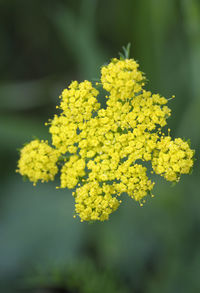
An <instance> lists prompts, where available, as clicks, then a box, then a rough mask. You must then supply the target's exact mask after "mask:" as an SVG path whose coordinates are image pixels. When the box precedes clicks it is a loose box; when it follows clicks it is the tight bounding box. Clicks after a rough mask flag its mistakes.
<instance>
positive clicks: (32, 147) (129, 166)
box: [17, 58, 194, 221]
mask: <svg viewBox="0 0 200 293" xmlns="http://www.w3.org/2000/svg"><path fill="white" fill-rule="evenodd" d="M138 67H139V65H138V63H137V62H136V61H135V60H133V59H125V58H121V59H116V58H114V59H112V60H111V62H110V63H109V64H108V65H105V66H103V67H102V68H101V80H100V82H99V83H97V84H96V85H97V88H101V87H102V88H103V89H104V90H105V91H106V92H107V95H106V107H105V108H101V104H100V102H99V101H98V95H99V91H98V90H97V88H95V86H93V85H92V83H91V82H89V81H87V80H86V81H83V82H81V83H78V82H77V81H73V82H72V83H71V84H70V85H69V87H68V88H67V89H64V91H63V92H62V94H61V96H60V105H59V106H58V108H59V109H60V114H57V115H55V116H54V118H53V119H52V120H50V121H49V123H46V124H47V125H49V132H50V134H51V137H52V147H51V146H49V145H48V142H46V141H39V140H33V141H32V142H30V143H29V144H27V145H25V147H24V148H22V150H21V152H20V159H19V162H18V169H17V172H19V173H20V174H21V175H23V176H26V177H28V179H29V180H30V181H32V182H33V183H34V185H35V184H36V183H37V182H38V181H39V180H40V181H42V182H47V181H49V180H54V176H55V175H56V174H57V173H58V170H59V168H58V167H59V166H61V168H60V188H70V189H73V188H75V191H74V192H73V196H74V198H75V212H76V214H78V215H79V217H80V219H81V221H94V220H100V221H104V220H107V219H108V218H109V215H110V214H111V213H112V212H114V211H115V210H116V209H117V208H118V207H119V205H120V204H121V202H122V200H121V194H122V193H126V194H128V196H130V197H131V198H133V199H135V201H138V202H139V203H140V205H141V206H142V205H143V203H144V202H145V197H146V196H147V195H151V196H152V197H153V195H152V193H151V191H152V189H153V186H154V184H155V183H154V182H152V180H151V179H149V176H148V170H147V168H146V167H145V164H144V163H145V162H148V161H149V162H150V163H151V166H152V170H151V172H155V173H156V174H158V175H160V176H163V177H164V178H165V179H166V180H168V181H174V182H178V181H179V179H180V176H181V174H188V173H189V172H190V171H191V168H192V166H193V156H194V151H193V150H191V149H190V146H189V143H188V142H186V141H184V140H182V139H181V138H175V139H174V140H173V139H172V138H171V136H170V135H169V131H168V134H167V135H165V134H164V132H163V130H162V128H163V127H164V126H165V125H166V124H167V122H166V120H167V118H169V117H170V115H171V111H170V109H169V108H168V106H167V103H168V100H167V99H166V98H164V97H162V96H160V95H159V94H152V93H151V92H150V91H146V90H145V89H144V86H145V77H144V74H143V73H142V72H141V71H140V70H139V68H138Z"/></svg>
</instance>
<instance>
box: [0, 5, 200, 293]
mask: <svg viewBox="0 0 200 293" xmlns="http://www.w3.org/2000/svg"><path fill="white" fill-rule="evenodd" d="M128 42H131V45H132V47H131V56H132V57H134V58H135V59H136V60H138V61H139V63H140V68H141V70H142V71H143V72H145V73H146V76H147V78H148V79H149V82H148V84H147V88H148V89H150V90H151V91H153V92H155V93H157V92H158V93H160V94H163V95H164V96H166V97H171V95H173V94H175V95H176V99H175V100H172V101H170V107H171V109H172V117H171V118H170V119H169V126H170V128H171V129H172V135H173V136H174V137H182V138H186V139H188V138H190V139H191V146H192V148H194V149H195V150H196V158H197V161H196V162H195V166H194V170H193V174H192V175H190V176H183V177H182V180H181V181H180V182H179V183H178V184H177V185H176V186H174V187H172V186H171V185H170V184H169V183H166V182H165V181H164V180H162V179H159V178H156V180H157V183H156V186H155V192H154V194H155V195H156V196H155V198H154V199H152V200H149V201H148V202H147V203H146V204H145V206H144V207H142V208H141V207H139V205H138V204H137V203H135V202H134V201H133V200H131V199H128V198H125V196H124V202H123V204H122V205H121V207H120V208H119V210H118V211H117V212H115V213H114V214H113V215H112V216H111V218H110V220H109V221H108V222H104V223H94V224H88V223H80V222H79V219H78V218H76V219H74V218H73V210H74V201H73V198H72V192H71V191H70V190H56V189H55V186H56V185H58V182H54V183H49V184H38V185H37V186H36V187H33V186H32V184H31V183H29V182H23V180H22V178H21V177H20V176H19V175H18V174H16V173H15V169H16V165H17V160H18V149H19V148H21V147H22V145H23V144H24V143H25V142H28V141H30V140H31V139H32V138H33V137H34V136H35V137H38V138H41V139H42V138H48V137H49V136H48V129H47V127H45V126H44V123H45V122H46V121H47V120H48V119H49V118H51V117H53V115H54V113H55V106H56V104H57V103H58V97H59V95H60V93H61V91H62V90H63V88H65V87H67V85H68V84H69V83H70V82H71V81H72V80H78V81H82V80H85V79H94V78H97V77H99V69H100V66H101V65H102V64H104V63H106V62H108V61H109V59H110V58H112V57H117V56H118V52H119V51H121V47H122V46H123V45H126V44H127V43H128ZM199 145H200V1H199V0H162V1H160V0H123V1H122V0H119V1H115V0H109V1H105V0H99V1H98V0H76V1H73V0H68V1H67V0H65V1H64V0H52V1H47V0H43V1H39V0H34V1H33V0H32V1H31V0H28V1H27V0H20V1H14V0H12V1H11V0H1V1H0V158H1V165H0V172H1V176H0V181H1V182H0V193H1V195H0V210H1V211H0V292H34V293H35V292H40V293H41V292H78V293H79V292H80V293H82V292H83V293H98V292H102V291H104V292H105V293H112V292H121V293H122V292H133V293H147V292H148V293H151V292H152V293H157V292H158V293H160V292H163V293H173V292H175V293H179V292H181V293H185V292H187V293H188V292H190V293H193V292H195V293H196V292H200V278H199V276H200V177H199V176H200V168H199V158H198V157H199Z"/></svg>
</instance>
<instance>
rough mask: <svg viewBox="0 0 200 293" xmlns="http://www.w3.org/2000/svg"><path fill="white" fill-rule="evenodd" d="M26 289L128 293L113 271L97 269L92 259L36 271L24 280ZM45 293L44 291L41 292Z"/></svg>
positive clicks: (88, 292) (32, 290) (34, 290)
mask: <svg viewBox="0 0 200 293" xmlns="http://www.w3.org/2000/svg"><path fill="white" fill-rule="evenodd" d="M23 287H24V289H27V288H28V289H29V290H30V291H31V292H38V289H39V288H40V290H45V292H52V291H53V292H57V291H59V290H61V289H62V290H65V292H69V291H70V292H83V293H102V292H104V293H126V292H128V291H127V289H126V287H125V285H122V284H120V282H119V279H117V276H116V275H115V274H114V272H113V270H108V269H106V270H104V269H103V268H97V266H96V265H95V263H94V262H93V261H91V260H90V259H83V260H81V261H80V260H79V261H73V263H72V264H68V265H67V266H63V267H59V266H58V267H56V266H55V267H53V268H52V267H51V265H50V267H47V268H46V269H44V268H42V269H39V268H38V269H35V271H34V272H32V273H30V272H29V275H28V276H27V277H26V278H25V279H24V280H23ZM41 292H44V291H41Z"/></svg>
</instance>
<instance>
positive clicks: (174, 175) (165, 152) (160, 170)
mask: <svg viewBox="0 0 200 293" xmlns="http://www.w3.org/2000/svg"><path fill="white" fill-rule="evenodd" d="M193 154H194V152H193V151H192V150H191V149H190V147H189V145H188V143H187V142H185V141H183V140H182V139H181V138H176V139H175V140H174V141H173V140H172V139H171V137H170V136H166V137H163V138H161V140H160V141H159V142H158V144H157V148H156V150H155V153H154V156H153V160H152V167H153V169H154V171H155V173H156V174H159V175H161V176H163V177H164V178H165V179H166V180H168V181H179V179H180V174H188V173H189V172H190V169H191V167H192V166H193Z"/></svg>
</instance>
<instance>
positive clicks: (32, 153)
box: [17, 139, 59, 185]
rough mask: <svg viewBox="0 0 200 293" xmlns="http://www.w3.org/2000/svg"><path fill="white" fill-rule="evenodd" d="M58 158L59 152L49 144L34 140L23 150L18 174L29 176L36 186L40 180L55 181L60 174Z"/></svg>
mask: <svg viewBox="0 0 200 293" xmlns="http://www.w3.org/2000/svg"><path fill="white" fill-rule="evenodd" d="M58 158H59V152H58V151H57V150H55V149H53V148H52V147H50V146H49V145H48V142H46V141H43V140H42V141H39V140H37V139H36V140H33V141H31V142H30V143H29V144H27V145H25V147H24V148H22V149H21V151H20V159H19V161H18V169H17V172H19V173H20V174H21V175H22V176H27V177H28V179H29V180H30V181H32V182H33V183H34V185H35V184H36V183H37V181H38V180H41V181H42V182H45V181H46V182H47V181H50V180H54V177H55V175H56V173H57V172H58V167H57V165H56V163H57V161H58Z"/></svg>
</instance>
